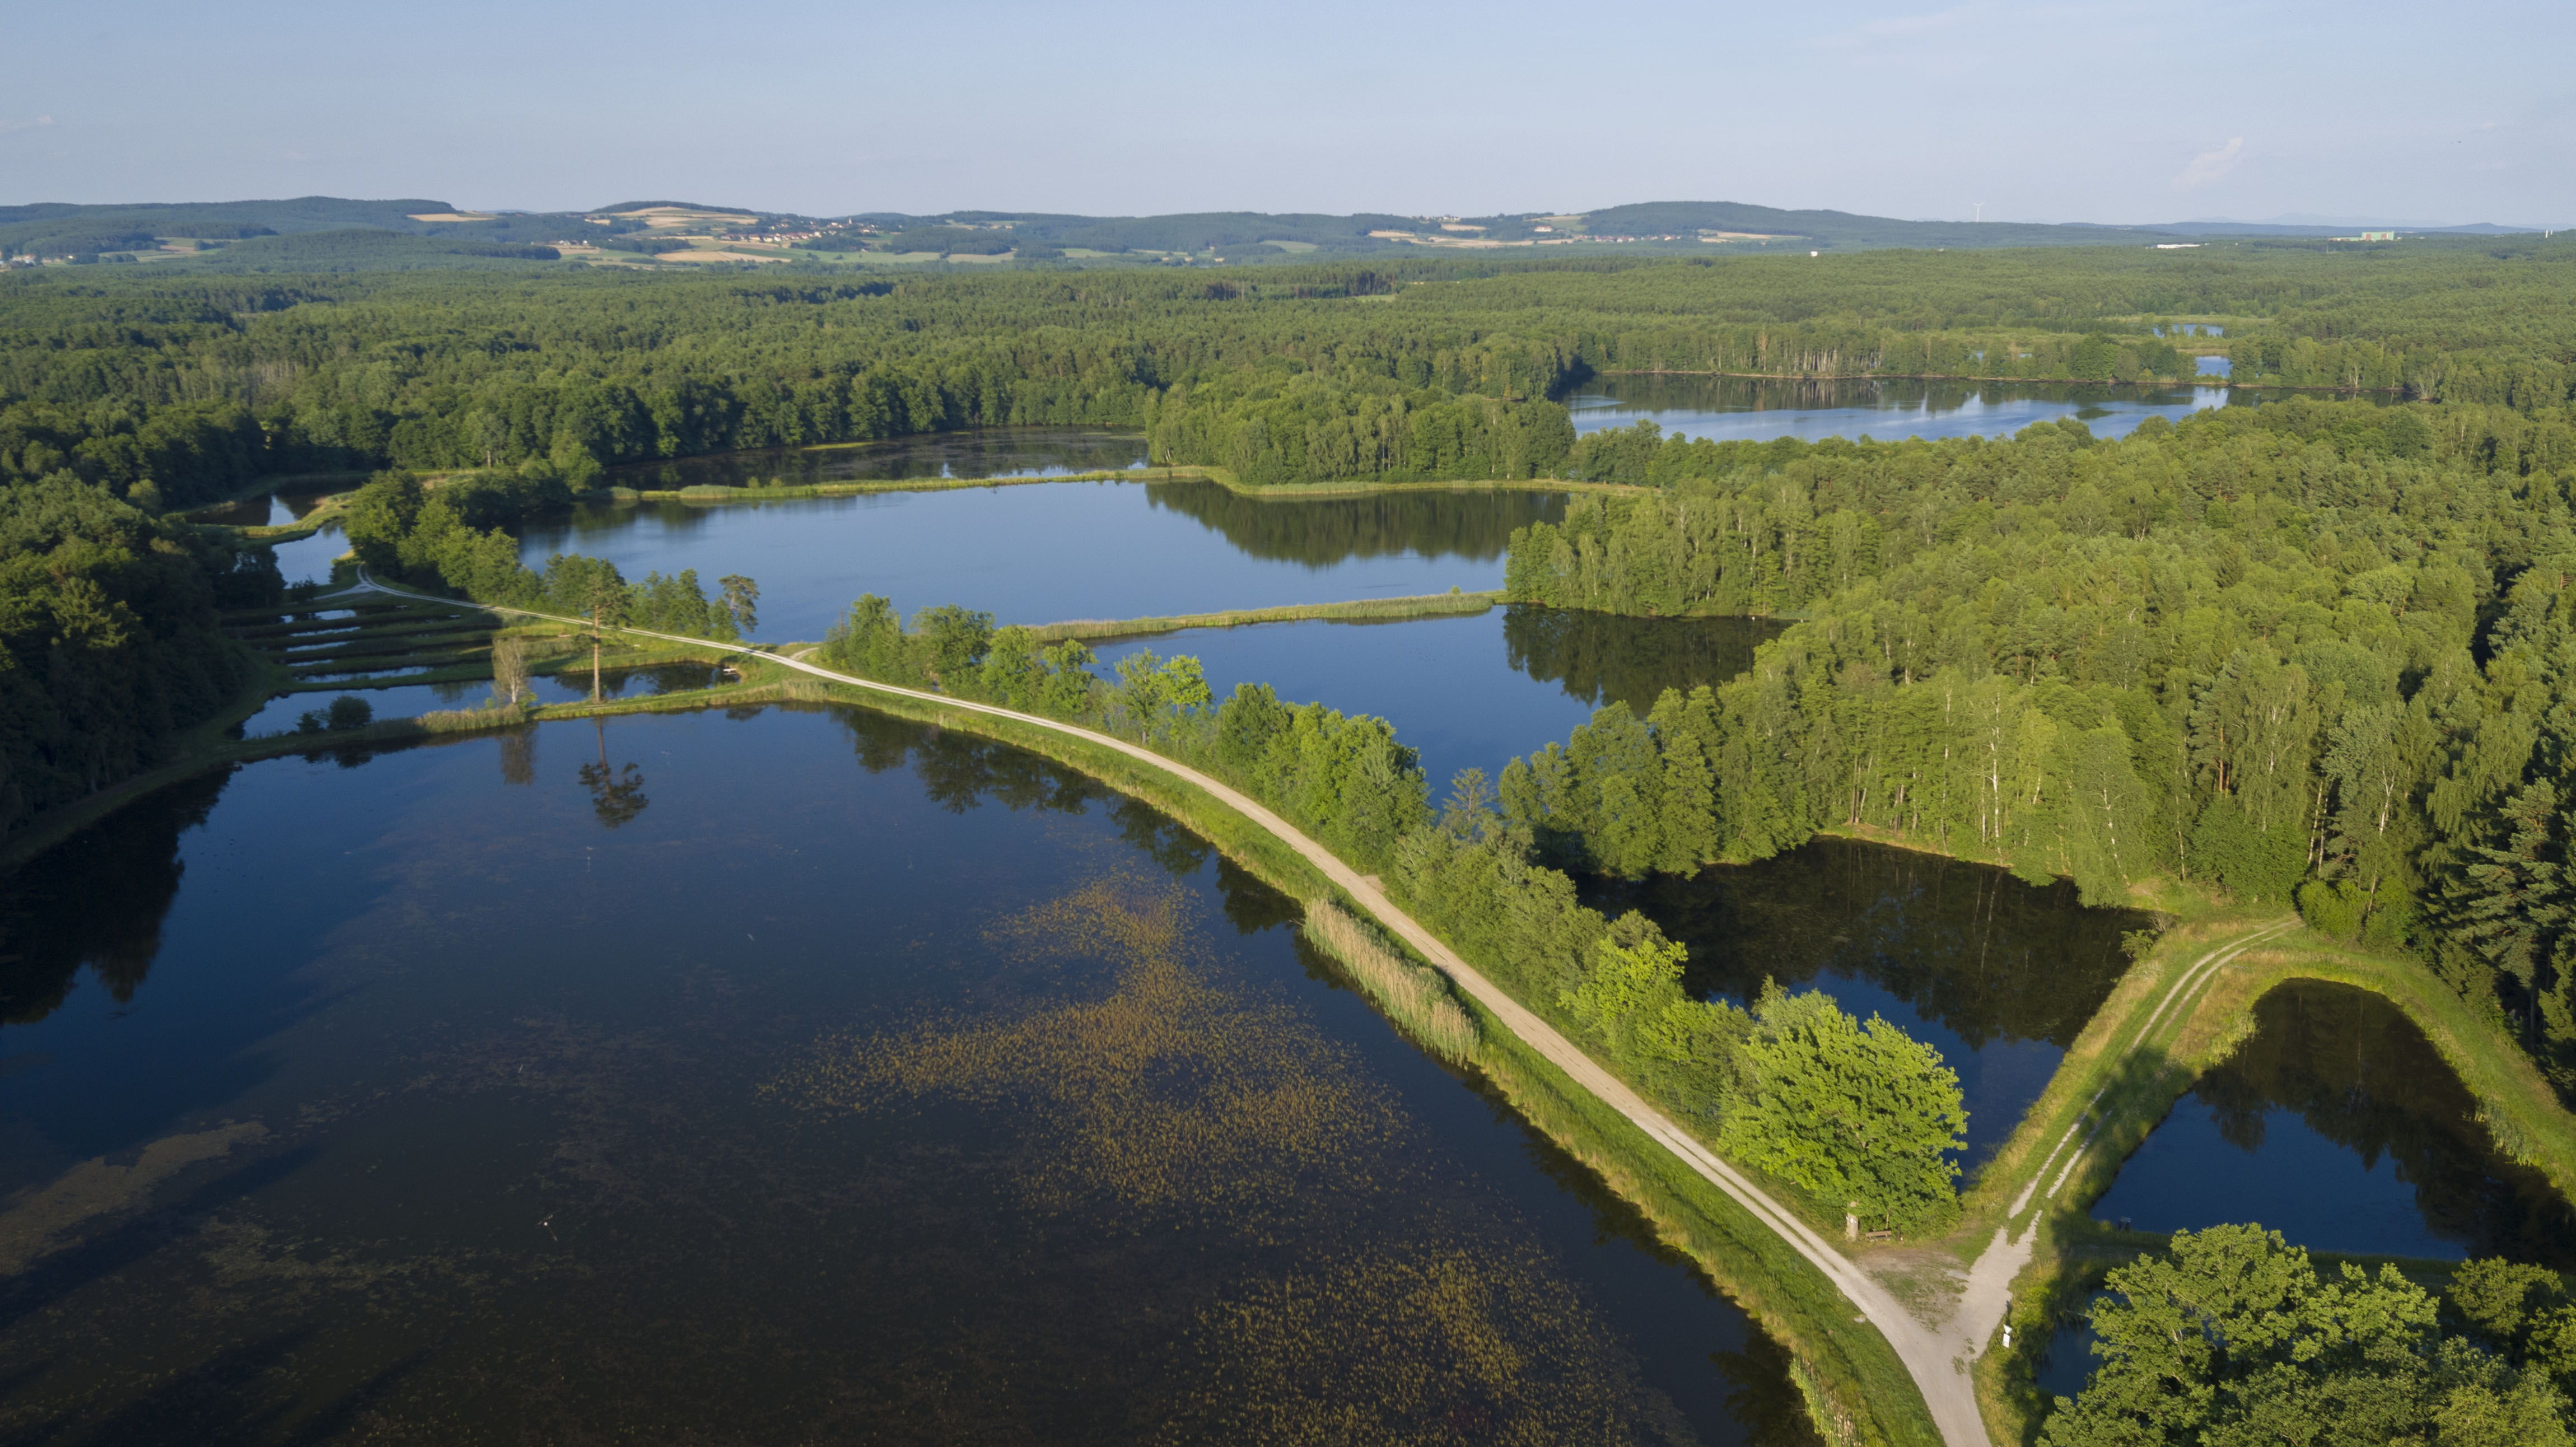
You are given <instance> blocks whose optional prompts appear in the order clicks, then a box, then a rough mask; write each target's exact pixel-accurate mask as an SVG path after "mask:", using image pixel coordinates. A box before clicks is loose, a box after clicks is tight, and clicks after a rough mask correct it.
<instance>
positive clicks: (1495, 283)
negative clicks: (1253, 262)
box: [0, 232, 2576, 505]
mask: <svg viewBox="0 0 2576 1447" xmlns="http://www.w3.org/2000/svg"><path fill="white" fill-rule="evenodd" d="M350 235H352V233H346V232H333V233H323V234H319V235H309V236H301V237H299V236H280V237H275V238H261V239H258V240H255V241H248V242H242V243H238V244H237V246H236V247H235V248H233V250H234V251H238V250H241V249H244V248H251V247H257V246H267V245H272V244H275V245H280V246H284V245H288V244H293V245H302V246H319V247H332V246H338V245H340V244H341V242H340V241H338V240H335V239H334V238H340V237H347V236H350ZM387 237H388V240H387V241H385V242H383V243H369V244H382V245H400V246H411V245H421V246H430V245H436V244H452V245H460V246H461V245H464V244H465V243H463V242H453V243H447V242H443V241H442V240H441V239H440V238H430V239H427V240H424V241H419V242H412V241H407V240H405V239H403V238H399V237H391V236H390V233H387ZM476 244H478V245H479V244H482V243H476ZM495 244H496V245H497V243H495ZM512 244H515V243H512ZM2499 253H2500V254H2499ZM221 254H222V255H230V254H231V252H227V253H221ZM2570 257H2576V245H2571V244H2570V243H2565V242H2550V243H2546V244H2519V243H2517V244H2514V245H2505V244H2497V245H2495V246H2494V247H2492V248H2488V249H2478V248H2471V247H2467V246H2465V245H2462V246H2449V247H2447V248H2441V247H2437V248H2435V249H2432V250H2428V251H2425V252H2423V253H2421V254H2416V255H2408V256H2402V257H2399V256H2383V255H2378V254H2352V255H2328V254H2322V253H2313V252H2278V253H2223V254H2222V253H2211V254H2208V255H2203V254H2201V253H2194V252H2183V253H2174V252H2154V251H2139V250H2135V249H2113V250H2094V251H2073V250H2069V251H2036V252H2023V251H1990V252H1966V253H1923V252H1874V253H1869V254H1866V255H1860V256H1851V257H1837V258H1827V259H1825V260H1823V261H1811V260H1809V259H1808V258H1805V257H1794V258H1793V257H1742V258H1730V259H1725V260H1719V261H1709V262H1690V263H1653V264H1636V263H1628V262H1618V261H1606V260H1604V261H1588V262H1587V261H1566V262H1562V263H1555V264H1519V263H1504V262H1496V261H1491V260H1473V259H1468V258H1456V259H1450V258H1442V259H1438V260H1427V259H1426V260H1422V261H1408V262H1392V261H1390V262H1380V263H1370V264H1365V265H1363V264H1357V263H1339V264H1332V265H1312V266H1302V267H1297V266H1274V267H1267V268H1262V269H1259V270H1250V271H1240V272H1208V271H1195V270H1194V271H1186V272H1184V271H1161V272H1152V271H1138V272H1116V273H1082V274H1065V275H1049V274H1016V275H1007V276H989V277H984V276H977V277H963V276H959V277H925V278H920V279H906V280H901V281H888V280H873V279H871V280H858V279H839V280H835V279H830V278H806V277H796V276H789V275H771V276H743V275H738V274H727V275H718V276H662V275H643V274H624V273H613V272H567V271H565V270H564V269H562V268H555V267H546V266H542V265H538V264H533V263H523V262H514V261H509V260H504V259H495V260H492V261H490V262H489V263H488V265H489V266H490V267H492V268H494V269H492V270H488V271H484V272H468V273H457V272H420V273H399V272H398V273H383V272H369V273H356V274H345V275H329V274H312V275H290V274H284V273H268V274H259V275H249V274H245V275H241V276H237V277H236V276H215V275H204V276H179V275H168V274H160V273H156V272H154V271H153V270H152V269H150V268H114V269H108V268H83V269H80V270H78V271H74V270H71V269H67V268H55V269H52V270H48V271H43V272H17V273H12V274H10V275H8V276H6V277H0V485H5V484H6V483H9V482H13V481H21V480H25V479H30V478H35V477H42V476H44V475H46V474H48V473H50V472H53V471H55V470H57V469H60V468H69V469H70V470H72V471H73V472H74V473H76V474H77V475H79V476H80V477H82V478H83V479H84V480H85V481H90V482H96V483H102V484H105V485H107V486H108V487H110V488H111V489H112V490H115V491H117V492H119V494H120V495H122V494H123V492H124V491H125V490H127V489H129V488H131V487H132V486H133V485H135V484H136V483H139V482H142V481H146V480H149V481H151V482H153V483H154V484H155V487H156V490H157V493H158V495H159V496H160V498H161V499H162V500H163V501H164V502H165V503H168V504H172V505H179V504H190V503H196V502H202V501H207V500H211V499H214V498H217V497H220V496H223V495H226V494H228V493H230V492H231V491H233V490H235V489H237V488H239V487H240V486H242V485H243V484H245V483H247V482H248V481H249V480H251V479H252V478H255V477H260V476H264V475H269V474H274V473H292V472H309V471H326V470H329V471H346V470H373V469H376V468H381V467H387V466H399V467H409V468H417V469H437V468H454V467H469V466H471V467H483V466H494V465H508V466H520V465H524V464H527V463H530V462H543V463H545V464H547V465H549V466H551V467H554V468H556V469H558V470H559V471H561V472H562V473H564V474H566V475H568V476H571V477H572V478H574V480H575V481H577V482H578V481H582V480H586V479H587V477H588V476H589V475H590V473H591V471H593V470H595V469H597V468H599V467H603V466H613V465H617V464H621V463H634V462H643V461H650V460H654V459H658V458H666V457H673V456H680V455H686V454H693V453H703V452H713V451H725V450H732V449H737V448H750V447H774V446H791V445H797V444H803V443H817V442H831V441H847V440H855V439H865V438H876V437H890V436H898V435H903V434H907V433H918V432H927V431H939V430H944V429H949V428H959V427H971V426H982V425H993V424H1007V423H1023V422H1031V423H1034V422H1043V423H1057V424H1075V425H1124V426H1136V427H1148V426H1150V427H1152V428H1153V429H1154V430H1155V434H1156V436H1157V437H1158V439H1160V441H1161V445H1162V446H1163V447H1164V449H1165V451H1164V455H1165V457H1166V458H1167V460H1196V461H1212V462H1217V463H1219V464H1220V465H1231V464H1232V462H1233V461H1235V460H1238V459H1239V460H1242V461H1244V462H1246V463H1247V464H1248V465H1249V466H1250V467H1251V468H1252V470H1253V471H1254V472H1255V473H1257V474H1258V475H1259V476H1262V477H1264V478H1271V477H1276V478H1278V479H1279V480H1282V481H1295V480H1300V474H1299V473H1298V469H1300V468H1321V469H1324V470H1325V472H1326V473H1328V474H1330V475H1337V476H1348V477H1390V478H1392V477H1409V476H1424V475H1428V473H1427V472H1426V468H1428V469H1437V468H1439V467H1443V466H1448V465H1450V460H1451V459H1455V465H1457V466H1458V467H1460V468H1461V469H1463V470H1465V471H1467V472H1468V473H1469V474H1471V475H1476V476H1487V477H1505V476H1511V475H1514V474H1515V473H1517V472H1518V471H1520V470H1521V469H1524V468H1526V469H1527V470H1528V472H1529V473H1530V474H1532V475H1545V474H1547V473H1549V472H1551V471H1554V470H1555V469H1556V468H1557V467H1559V466H1560V465H1562V458H1563V457H1564V455H1565V454H1564V453H1562V452H1560V450H1559V446H1558V444H1559V443H1561V442H1564V441H1567V440H1568V439H1567V435H1566V431H1565V429H1563V428H1561V427H1559V426H1558V425H1557V423H1556V419H1555V417H1554V415H1553V414H1552V413H1551V412H1550V410H1549V409H1550V407H1551V406H1552V405H1553V404H1551V403H1549V402H1548V401H1547V399H1548V397H1549V396H1550V395H1552V394H1554V393H1556V392H1557V391H1559V390H1560V389H1562V388H1563V387H1565V386H1566V385H1568V384H1569V383H1571V382H1573V381H1575V380H1577V379H1579V378H1581V377H1582V376H1584V375H1586V374H1587V373H1590V372H1594V371H1614V370H1622V369H1628V370H1634V369H1699V370H1742V371H1747V372H1754V373H1762V374H1768V375H1809V374H1816V373H1827V374H1833V375H1851V376H1859V375H1871V374H1885V373H1916V372H1924V371H1944V370H1961V371H1967V372H1971V373H1974V374H1977V375H1998V376H2014V377H2054V378H2074V377H2078V376H2088V377H2097V378H2109V379H2120V378H2130V377H2141V376H2159V375H2180V374H2182V373H2184V372H2186V371H2188V370H2189V369H2188V367H2187V365H2186V364H2187V363H2188V361H2189V359H2188V358H2187V357H2184V356H2182V355H2180V354H2179V353H2177V352H2175V351H2174V349H2173V347H2172V345H2171V343H2169V342H2167V341H2166V340H2164V339H2162V338H2159V337H2158V336H2157V335H2155V332H2154V327H2155V325H2156V323H2157V320H2158V319H2160V318H2165V317H2174V316H2191V317H2203V316H2223V317H2227V318H2229V319H2231V326H2232V328H2233V330H2232V331H2231V335H2230V338H2229V340H2228V342H2227V343H2226V345H2227V346H2229V348H2230V349H2231V351H2232V352H2233V353H2234V354H2235V355H2236V357H2237V359H2238V361H2239V363H2240V366H2241V368H2242V371H2241V373H2240V380H2277V381H2281V382H2285V383H2298V384H2316V385H2329V384H2352V385H2367V386H2385V387H2390V388H2397V389H2401V393H2400V394H2402V395H2405V396H2411V397H2421V398H2425V399H2430V400H2439V401H2459V402H2476V403H2482V404H2487V405H2493V406H2501V407H2505V408H2508V409H2511V410H2513V411H2515V412H2517V413H2520V414H2523V415H2527V416H2540V415H2545V414H2548V413H2550V412H2551V411H2553V410H2554V409H2562V408H2563V407H2564V405H2565V399H2566V396H2567V392H2568V387H2569V377H2570V374H2569V371H2568V367H2569V362H2568V359H2567V357H2566V354H2565V349H2564V341H2565V339H2566V338H2567V337H2568V336H2570V335H2571V334H2576V315H2571V308H2576V296H2571V293H2576V287H2570V286H2569V285H2568V284H2567V282H2566V280H2565V277H2566V275H2567V268H2566V266H2565V264H2564V258H2570ZM189 264H190V265H195V264H196V263H189ZM111 272H112V273H113V274H111ZM1255 424H1258V426H1257V427H1256V425H1255ZM1255 443H1257V444H1258V445H1254V444H1255ZM1184 454H1186V456H1184ZM1307 475H1309V476H1311V475H1315V474H1307Z"/></svg>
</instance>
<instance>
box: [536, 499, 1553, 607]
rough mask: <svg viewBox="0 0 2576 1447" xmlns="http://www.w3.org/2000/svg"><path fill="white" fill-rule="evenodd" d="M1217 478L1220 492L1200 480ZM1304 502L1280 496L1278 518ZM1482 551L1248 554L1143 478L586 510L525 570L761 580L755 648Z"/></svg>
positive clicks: (1367, 583)
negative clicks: (870, 601) (882, 615)
mask: <svg viewBox="0 0 2576 1447" xmlns="http://www.w3.org/2000/svg"><path fill="white" fill-rule="evenodd" d="M1210 486H1213V484H1210ZM1316 505H1317V504H1316V503H1315V502H1294V503H1275V504H1266V506H1269V507H1273V508H1276V509H1278V511H1277V512H1276V513H1275V514H1273V515H1272V520H1273V521H1274V522H1277V523H1280V524H1282V525H1283V526H1284V525H1285V523H1287V522H1289V521H1293V520H1294V518H1295V516H1296V511H1295V510H1296V509H1298V508H1301V507H1314V506H1316ZM1492 541H1493V544H1494V545H1493V546H1492V547H1491V548H1490V549H1487V550H1482V552H1481V555H1479V556H1459V555H1458V553H1456V552H1455V551H1452V550H1450V549H1449V548H1448V547H1447V546H1446V545H1445V543H1444V542H1443V541H1442V540H1439V539H1426V540H1424V542H1423V543H1422V544H1421V545H1420V546H1418V547H1406V548H1403V549H1401V550H1396V549H1392V548H1390V549H1389V550H1388V551H1386V552H1384V553H1382V554H1379V555H1375V556H1358V555H1350V556H1343V557H1340V558H1337V559H1335V560H1333V561H1330V562H1318V563H1308V562H1303V561H1298V560H1295V559H1288V558H1268V557H1256V556H1251V555H1249V554H1247V552H1246V551H1245V549H1243V548H1242V547H1239V546H1237V545H1236V544H1235V543H1234V542H1232V541H1231V540H1229V539H1228V537H1227V536H1226V534H1225V533H1224V532H1222V531H1220V530H1218V529H1217V528H1216V527H1214V526H1212V525H1211V524H1209V523H1206V522H1202V521H1200V520H1199V519H1197V518H1194V517H1192V516H1189V515H1188V514H1185V513H1182V512H1178V511H1174V510H1172V509H1170V508H1163V507H1156V506H1153V505H1151V503H1150V501H1149V494H1148V493H1147V490H1146V489H1145V488H1144V487H1143V486H1141V485H1139V484H1136V483H1098V482H1058V483H1033V484H1028V485H1023V486H1014V487H999V488H967V489H959V490H956V491H948V492H889V493H877V494H874V495H869V496H861V497H839V498H811V499H785V500H779V501H763V502H756V503H732V504H727V505H723V506H715V507H689V506H686V505H683V504H669V505H657V504H650V503H648V504H644V505H641V506H633V505H629V506H623V507H616V506H605V505H593V506H587V507H583V508H579V509H575V510H572V511H570V512H567V513H562V514H557V515H554V516H550V517H544V518H538V519H533V520H531V521H530V522H529V523H528V524H527V525H526V526H525V527H524V528H523V529H522V530H521V543H520V550H519V557H520V561H521V562H523V563H525V564H526V565H527V566H529V567H531V568H536V569H540V570H542V569H543V568H544V567H545V565H546V558H547V555H548V554H551V553H555V552H567V553H587V554H589V555H591V556H593V557H604V558H606V559H608V560H609V561H610V562H613V563H615V564H616V565H617V567H618V570H619V571H620V572H622V573H624V574H625V576H626V577H628V578H630V579H640V578H642V577H644V576H645V575H646V574H647V573H650V572H663V573H677V572H679V571H680V570H681V569H684V568H695V569H696V570H697V571H698V576H699V578H700V580H701V583H702V584H704V585H706V586H708V587H709V588H710V590H712V586H713V583H714V580H715V579H717V578H719V577H721V576H723V575H724V574H727V573H747V574H749V575H751V576H752V577H754V578H757V579H759V580H760V587H761V598H760V631H759V635H758V636H759V637H761V638H762V639H781V638H802V639H819V638H821V637H822V636H823V635H824V633H825V631H826V630H828V629H829V628H830V627H831V626H832V624H833V623H834V622H836V621H838V620H839V618H840V617H841V616H842V615H843V614H844V613H845V612H846V611H847V610H848V608H849V606H850V600H851V599H853V598H856V597H858V596H859V595H860V594H862V593H877V594H881V595H883V596H885V597H888V598H891V599H893V600H894V603H895V606H896V607H897V608H899V609H901V610H902V611H903V612H904V613H905V615H906V616H909V615H911V614H913V613H915V612H918V611H919V610H920V609H923V608H926V607H929V606H931V605H933V604H936V603H959V604H963V605H964V606H966V607H968V608H975V609H981V610H983V611H985V612H989V613H992V614H994V615H995V616H996V617H998V618H999V619H1000V620H1001V621H1002V622H1005V623H1044V622H1051V621H1054V620H1057V619H1064V618H1141V617H1157V616H1170V615H1173V614H1180V613H1195V612H1203V611H1210V610H1214V609H1220V608H1266V607H1275V606H1278V605H1281V604H1288V603H1327V602H1333V601H1336V600H1339V599H1345V598H1366V597H1372V596H1375V597H1401V596H1405V595H1408V594H1416V593H1445V592H1447V591H1448V590H1449V589H1451V588H1453V587H1456V588H1462V589H1467V590H1470V591H1473V590H1479V589H1486V588H1499V587H1501V586H1502V582H1503V560H1502V557H1501V556H1500V552H1501V549H1500V543H1501V538H1499V537H1497V538H1494V539H1493V540H1492Z"/></svg>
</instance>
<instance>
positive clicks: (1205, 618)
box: [1029, 592, 1503, 643]
mask: <svg viewBox="0 0 2576 1447" xmlns="http://www.w3.org/2000/svg"><path fill="white" fill-rule="evenodd" d="M1502 601H1503V595H1502V594H1501V593H1499V592H1492V593H1457V592H1450V593H1422V594H1417V595H1415V596H1413V597H1410V598H1361V599H1357V600H1354V601H1351V602H1347V603H1292V604H1289V605H1286V606H1284V607H1278V608H1238V609H1234V610H1232V611H1230V612H1225V613H1183V614H1179V615H1177V616H1174V617H1170V618H1075V619H1070V620H1068V621H1066V622H1062V623H1041V624H1038V625H1037V626H1035V627H1033V628H1031V629H1030V630H1029V631H1030V632H1032V633H1034V634H1036V635H1037V636H1038V638H1039V639H1040V640H1041V641H1042V642H1047V643H1054V642H1058V641H1060V640H1063V639H1067V638H1081V639H1098V638H1137V637H1143V636H1146V635H1150V634H1156V633H1178V632H1181V631H1182V630H1184V629H1189V628H1239V627H1242V626H1244V625H1246V624H1251V623H1297V622H1304V621H1307V620H1310V619H1341V620H1344V621H1359V620H1366V619H1394V618H1427V617H1466V616H1471V615H1474V614H1478V613H1482V612H1485V611H1486V610H1488V609H1490V608H1492V607H1493V606H1494V605H1495V604H1497V603H1500V602H1502Z"/></svg>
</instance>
